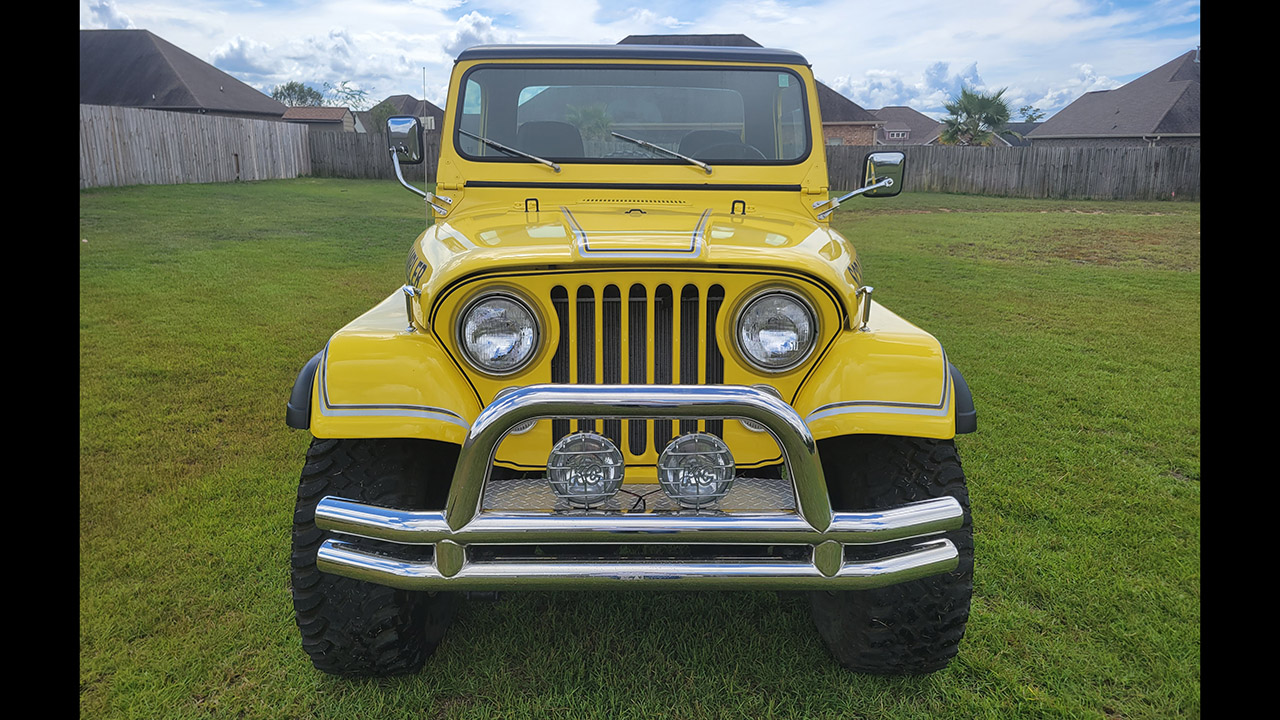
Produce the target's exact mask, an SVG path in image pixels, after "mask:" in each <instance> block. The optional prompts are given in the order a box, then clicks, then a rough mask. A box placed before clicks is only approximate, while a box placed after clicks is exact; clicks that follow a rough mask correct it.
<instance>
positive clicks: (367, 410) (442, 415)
mask: <svg viewBox="0 0 1280 720" xmlns="http://www.w3.org/2000/svg"><path fill="white" fill-rule="evenodd" d="M328 366H329V344H328V343H325V346H324V357H323V358H321V360H320V378H319V380H318V383H317V384H318V386H319V389H320V414H321V415H325V416H328V417H416V418H423V419H425V420H440V421H442V422H447V423H452V424H454V425H457V426H459V427H462V428H470V427H471V423H468V422H467V421H466V420H464V419H463V418H462V416H461V415H459V414H457V413H455V412H453V411H452V410H446V409H444V408H438V407H430V406H428V405H401V404H392V403H388V404H377V403H370V404H343V405H339V404H337V403H331V402H329V383H328V373H327V372H326V370H327V368H328Z"/></svg>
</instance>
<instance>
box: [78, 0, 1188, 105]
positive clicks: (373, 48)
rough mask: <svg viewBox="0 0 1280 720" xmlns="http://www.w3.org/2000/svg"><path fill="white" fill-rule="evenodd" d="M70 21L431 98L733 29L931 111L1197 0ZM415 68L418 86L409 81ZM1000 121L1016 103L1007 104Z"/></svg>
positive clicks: (289, 4) (328, 1)
mask: <svg viewBox="0 0 1280 720" xmlns="http://www.w3.org/2000/svg"><path fill="white" fill-rule="evenodd" d="M80 28H81V29H82V30H84V29H97V28H139V29H145V30H150V31H151V32H153V33H155V34H156V35H159V36H160V37H162V38H164V39H165V40H167V41H169V42H171V43H173V44H174V45H177V46H178V47H180V48H182V49H183V50H186V51H187V52H189V53H191V54H193V55H195V56H196V57H199V58H201V59H203V60H205V61H207V62H209V63H212V64H213V65H215V66H216V67H218V68H219V69H221V70H223V71H225V72H227V73H230V74H231V75H234V76H235V77H237V78H239V79H241V80H243V81H244V82H246V83H248V84H249V85H252V86H253V87H256V88H258V89H260V90H263V91H264V92H270V90H271V88H272V87H274V86H276V85H278V84H281V83H285V82H288V81H290V80H300V81H302V82H305V83H307V84H308V85H311V86H313V87H315V88H316V89H318V90H322V91H323V89H324V83H326V82H328V83H330V84H334V85H336V84H338V83H341V82H347V83H348V84H349V86H351V87H357V88H360V89H363V90H365V91H367V92H368V97H369V98H371V99H372V100H374V101H377V100H381V99H383V98H385V97H387V96H389V95H395V94H400V93H407V94H410V95H413V96H414V97H423V96H424V95H425V96H426V98H427V99H428V100H431V101H432V102H434V103H436V104H437V105H440V106H443V105H444V103H445V100H446V98H445V90H446V85H447V83H448V79H449V71H450V69H451V66H452V64H453V58H454V57H455V56H456V55H457V54H458V53H459V52H460V51H462V50H463V49H465V48H467V47H470V46H472V45H478V44H484V43H573V44H578V43H590V44H594V43H615V42H617V41H618V40H621V39H622V38H623V37H626V36H627V35H630V34H643V35H651V34H666V33H743V34H745V35H747V36H749V37H751V38H752V39H754V40H755V41H756V42H759V43H760V44H761V45H765V46H767V47H779V48H787V49H790V50H795V51H798V52H800V53H801V54H803V55H804V56H805V57H806V58H807V59H808V60H809V62H810V64H811V65H812V66H813V71H814V74H815V75H816V76H817V77H818V79H819V80H821V81H823V82H824V83H826V84H828V85H830V86H831V87H833V88H835V89H836V90H838V91H840V92H842V93H844V94H845V95H847V96H848V97H849V98H851V99H853V100H854V102H857V103H858V104H859V105H861V106H862V107H864V108H880V107H884V106H886V105H908V106H910V107H913V108H916V109H917V110H920V111H922V112H926V113H928V114H931V115H935V116H938V115H941V114H943V110H942V103H943V102H944V101H945V100H946V99H947V98H949V97H950V96H952V95H954V94H956V93H957V92H959V89H960V88H961V86H968V87H972V88H977V89H979V90H983V91H986V92H991V91H995V90H999V89H1001V88H1007V90H1006V92H1005V98H1006V99H1007V100H1009V105H1010V107H1011V108H1013V109H1014V110H1015V111H1016V110H1017V108H1019V107H1021V106H1023V105H1033V106H1035V107H1038V108H1041V109H1043V110H1045V111H1046V112H1048V113H1049V114H1050V115H1051V114H1052V113H1053V112H1055V111H1057V110H1060V109H1062V108H1063V107H1065V106H1066V105H1067V104H1068V103H1070V102H1071V101H1072V100H1074V99H1075V98H1077V97H1079V96H1080V95H1081V94H1082V93H1085V92H1088V91H1090V90H1106V89H1109V88H1114V87H1118V86H1120V85H1123V84H1124V83H1126V82H1128V81H1129V80H1132V79H1133V78H1135V77H1137V76H1139V75H1141V74H1143V73H1145V72H1147V71H1149V70H1152V69H1154V68H1156V67H1158V66H1160V65H1162V64H1164V63H1166V62H1168V61H1169V60H1172V59H1173V58H1175V57H1177V56H1178V55H1181V54H1182V53H1184V52H1187V51H1188V50H1192V49H1195V47H1196V46H1197V45H1199V44H1200V3H1199V0H983V2H979V3H955V2H942V1H941V0H874V1H865V0H750V1H747V2H710V1H704V0H645V1H644V2H637V1H636V0H623V1H621V2H612V1H610V0H81V2H80ZM424 74H425V92H424ZM1015 119H1016V115H1015Z"/></svg>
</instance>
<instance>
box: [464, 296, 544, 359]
mask: <svg viewBox="0 0 1280 720" xmlns="http://www.w3.org/2000/svg"><path fill="white" fill-rule="evenodd" d="M497 299H501V300H506V301H509V302H511V303H513V304H514V305H516V306H518V307H519V308H520V309H522V310H523V311H524V312H525V313H526V314H527V315H528V316H529V324H530V328H531V330H532V332H533V339H532V342H531V343H530V344H529V351H528V354H527V355H526V356H525V357H524V358H523V359H521V360H520V362H519V363H517V364H516V365H514V366H512V367H509V368H492V367H487V366H485V365H484V364H483V363H481V362H480V361H479V360H477V359H476V358H474V357H472V355H471V353H470V352H468V350H467V341H466V337H465V332H464V331H465V328H466V325H467V319H468V318H469V317H470V315H471V313H472V312H473V311H475V310H476V308H478V307H479V306H481V305H482V304H484V303H485V302H487V301H492V300H497ZM453 336H454V342H455V343H456V344H457V347H458V354H459V355H461V356H462V359H463V360H465V361H466V363H467V364H468V365H469V366H471V367H472V368H474V369H475V370H477V371H479V372H481V373H483V374H485V375H488V376H489V377H506V376H509V375H515V374H517V373H519V372H521V371H522V370H524V369H526V368H528V367H529V365H530V364H531V363H532V362H533V361H534V359H535V358H536V357H537V356H538V353H539V351H540V350H541V349H542V319H541V317H540V316H539V315H538V311H537V310H536V309H535V306H534V304H533V303H531V302H529V301H528V300H526V299H525V298H524V297H522V296H521V295H519V294H518V293H515V292H512V291H510V290H507V289H497V290H495V289H489V290H485V291H482V292H479V293H477V294H476V295H475V296H474V297H472V298H471V299H469V300H468V301H467V302H466V303H465V304H464V305H463V306H462V310H461V311H460V312H459V313H458V315H457V319H456V320H455V322H454V330H453Z"/></svg>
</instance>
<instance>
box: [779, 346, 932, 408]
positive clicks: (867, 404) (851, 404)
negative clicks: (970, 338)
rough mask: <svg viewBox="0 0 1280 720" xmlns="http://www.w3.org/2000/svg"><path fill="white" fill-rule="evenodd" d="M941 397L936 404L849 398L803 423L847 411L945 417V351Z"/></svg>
mask: <svg viewBox="0 0 1280 720" xmlns="http://www.w3.org/2000/svg"><path fill="white" fill-rule="evenodd" d="M942 369H943V375H942V398H941V399H940V400H938V402H937V403H936V404H933V405H930V404H928V403H905V402H889V401H883V400H850V401H848V402H838V403H829V404H827V405H823V406H821V407H819V408H817V409H816V410H814V411H813V412H811V413H809V414H808V415H807V416H805V419H804V421H805V424H808V423H811V422H813V421H815V420H821V419H823V418H828V417H831V416H833V415H845V414H848V413H881V414H890V415H924V416H927V417H946V416H947V414H948V413H950V412H951V363H949V362H948V361H947V353H946V352H945V351H944V352H943V353H942Z"/></svg>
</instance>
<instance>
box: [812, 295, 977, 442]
mask: <svg viewBox="0 0 1280 720" xmlns="http://www.w3.org/2000/svg"><path fill="white" fill-rule="evenodd" d="M870 317H871V321H870V323H869V324H868V330H866V331H862V330H848V331H845V332H842V333H841V334H840V335H839V336H838V337H837V338H836V339H835V341H834V342H833V344H832V346H831V348H830V350H828V352H827V353H826V354H825V355H823V357H822V360H821V361H820V362H819V363H818V365H817V366H816V367H815V368H814V370H813V372H812V373H811V375H810V376H809V378H808V379H807V380H806V382H805V383H804V385H803V387H801V389H800V392H799V394H798V395H797V396H796V400H795V405H794V406H795V408H796V410H797V411H798V412H799V413H800V415H801V417H803V418H804V419H805V422H806V423H807V424H808V425H809V429H810V431H811V432H812V433H813V435H814V438H815V439H819V440H821V439H824V438H829V437H836V436H838V435H852V434H864V433H870V434H879V435H910V436H914V437H928V438H939V439H946V438H951V437H954V436H955V434H956V433H957V432H972V431H973V430H974V429H975V428H976V423H977V420H976V413H974V412H973V399H972V397H971V396H970V394H969V388H968V385H967V384H965V382H964V378H963V377H961V376H960V374H959V372H958V371H955V368H954V366H952V365H951V363H950V362H948V360H947V354H946V352H945V351H944V350H943V349H942V344H941V343H939V342H938V340H937V339H936V338H934V337H933V336H932V335H930V334H929V333H927V332H925V331H923V330H921V329H920V328H918V327H916V326H915V325H912V324H911V323H909V322H907V321H906V320H904V319H902V318H901V317H899V316H898V315H895V314H894V313H892V312H890V311H889V310H888V309H886V308H885V307H884V306H883V305H880V304H878V303H874V302H873V303H872V309H871V313H870ZM957 413H959V415H958V416H957ZM957 417H959V420H960V423H959V426H957Z"/></svg>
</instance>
